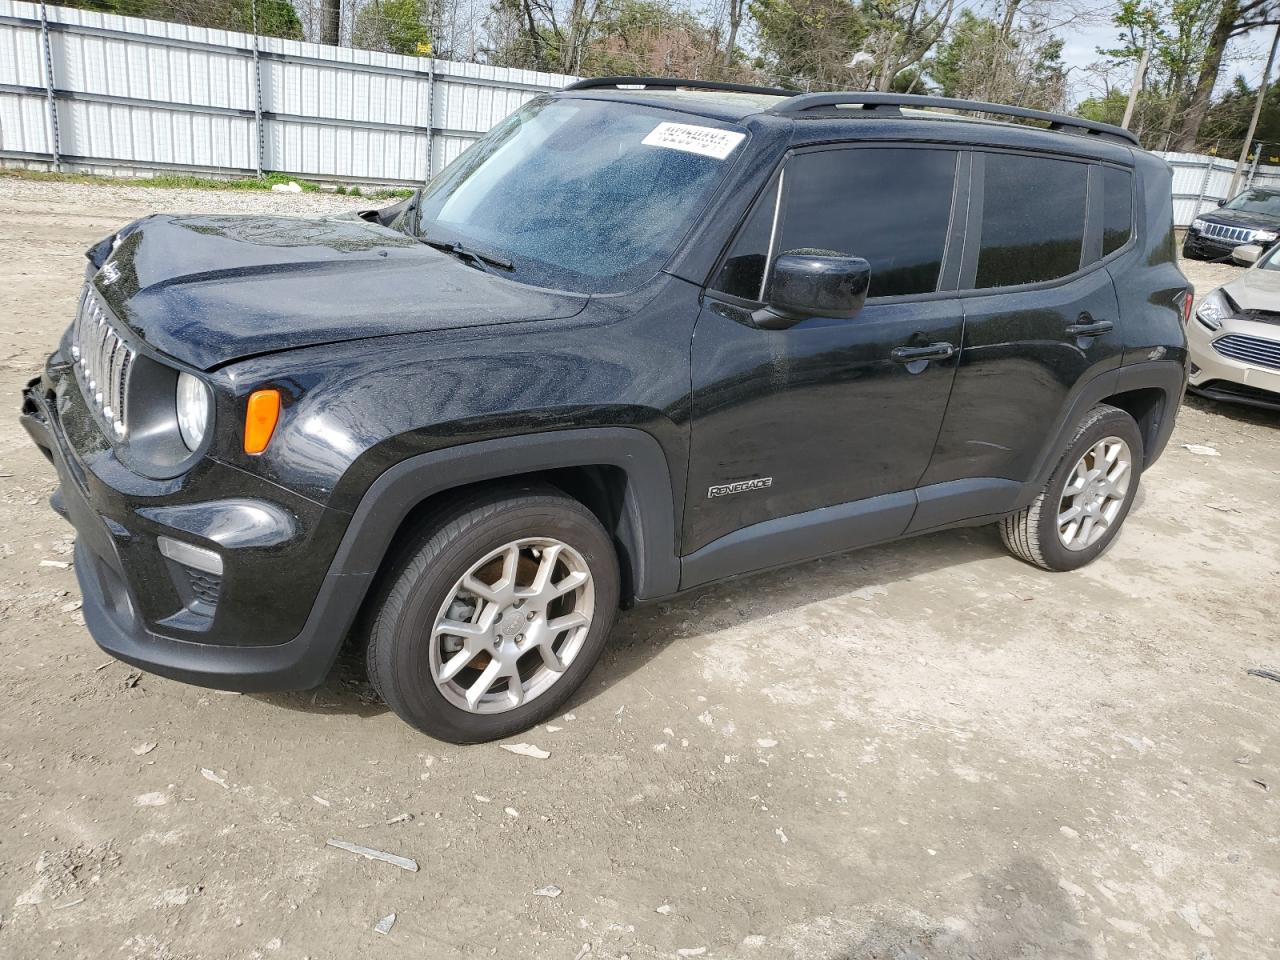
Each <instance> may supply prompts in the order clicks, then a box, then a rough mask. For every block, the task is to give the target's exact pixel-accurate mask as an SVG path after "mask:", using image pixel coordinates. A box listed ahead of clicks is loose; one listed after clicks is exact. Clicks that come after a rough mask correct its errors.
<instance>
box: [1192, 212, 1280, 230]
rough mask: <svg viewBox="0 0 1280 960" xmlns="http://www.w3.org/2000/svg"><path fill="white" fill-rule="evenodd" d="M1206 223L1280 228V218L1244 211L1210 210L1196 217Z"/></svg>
mask: <svg viewBox="0 0 1280 960" xmlns="http://www.w3.org/2000/svg"><path fill="white" fill-rule="evenodd" d="M1196 219H1197V220H1204V221H1205V222H1206V223H1221V224H1225V225H1226V226H1228V227H1280V217H1273V216H1270V215H1268V214H1265V213H1249V212H1247V211H1244V210H1221V209H1219V210H1210V211H1209V212H1208V213H1202V214H1200V215H1199V216H1197V217H1196Z"/></svg>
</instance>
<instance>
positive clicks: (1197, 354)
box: [1187, 244, 1280, 410]
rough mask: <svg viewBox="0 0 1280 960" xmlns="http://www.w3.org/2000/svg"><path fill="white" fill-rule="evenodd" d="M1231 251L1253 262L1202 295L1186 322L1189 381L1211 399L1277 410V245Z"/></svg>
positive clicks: (1238, 258) (1279, 252)
mask: <svg viewBox="0 0 1280 960" xmlns="http://www.w3.org/2000/svg"><path fill="white" fill-rule="evenodd" d="M1232 256H1233V257H1234V258H1235V260H1236V261H1237V262H1239V263H1248V264H1252V266H1250V268H1249V269H1248V270H1246V271H1245V272H1244V273H1242V274H1241V275H1240V276H1239V277H1237V278H1236V279H1235V280H1232V281H1231V282H1230V283H1225V284H1223V285H1222V286H1220V287H1218V288H1217V289H1216V290H1213V291H1211V292H1210V293H1209V295H1208V296H1207V297H1205V298H1204V299H1203V300H1202V301H1200V306H1199V307H1197V308H1196V311H1195V316H1194V317H1193V319H1192V320H1191V322H1190V323H1189V324H1187V346H1188V349H1189V351H1190V354H1191V375H1190V380H1189V383H1188V387H1189V388H1190V389H1191V391H1192V392H1193V393H1198V394H1200V395H1202V396H1205V397H1210V398H1212V399H1214V400H1229V401H1233V402H1235V403H1247V404H1250V405H1252V406H1256V407H1268V408H1270V409H1273V410H1280V245H1277V246H1275V247H1272V248H1271V249H1270V250H1266V251H1264V250H1263V248H1262V247H1260V246H1258V245H1256V244H1247V245H1245V246H1241V247H1237V248H1236V249H1235V251H1234V252H1233V254H1232Z"/></svg>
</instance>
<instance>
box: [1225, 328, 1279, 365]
mask: <svg viewBox="0 0 1280 960" xmlns="http://www.w3.org/2000/svg"><path fill="white" fill-rule="evenodd" d="M1213 349H1215V350H1217V351H1218V353H1220V354H1222V355H1223V356H1224V357H1230V358H1231V359H1232V360H1239V361H1240V362H1241V363H1252V364H1254V365H1255V366H1259V367H1269V368H1270V369H1272V370H1280V340H1267V339H1265V338H1263V337H1250V336H1245V335H1244V334H1240V333H1231V334H1228V335H1227V336H1225V337H1219V338H1218V339H1217V340H1215V341H1213Z"/></svg>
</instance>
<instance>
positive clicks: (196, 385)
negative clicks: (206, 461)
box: [177, 373, 213, 450]
mask: <svg viewBox="0 0 1280 960" xmlns="http://www.w3.org/2000/svg"><path fill="white" fill-rule="evenodd" d="M177 394H178V395H177V405H178V431H179V432H180V433H181V434H182V442H183V443H185V444H186V445H187V449H188V450H198V449H199V448H200V444H202V443H204V436H205V434H206V433H207V432H208V430H209V421H210V420H211V419H212V418H213V398H212V397H211V396H209V388H208V387H206V386H205V385H204V381H203V380H201V379H200V378H199V377H193V376H192V375H191V374H189V373H180V374H178V390H177Z"/></svg>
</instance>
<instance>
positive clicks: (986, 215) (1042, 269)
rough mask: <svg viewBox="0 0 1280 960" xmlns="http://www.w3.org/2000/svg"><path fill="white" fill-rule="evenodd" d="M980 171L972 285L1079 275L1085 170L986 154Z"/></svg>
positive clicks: (1046, 160)
mask: <svg viewBox="0 0 1280 960" xmlns="http://www.w3.org/2000/svg"><path fill="white" fill-rule="evenodd" d="M985 170H986V172H985V175H984V178H983V196H982V246H981V249H980V250H979V252H978V273H977V278H976V280H975V283H974V286H975V287H977V288H978V289H986V288H988V287H1008V286H1015V285H1017V284H1021V283H1039V282H1042V281H1045V280H1056V279H1058V278H1060V277H1065V276H1067V275H1069V274H1072V273H1075V272H1076V271H1077V270H1079V269H1080V254H1081V249H1082V248H1083V246H1084V219H1085V207H1086V198H1087V196H1088V182H1089V167H1088V165H1087V164H1084V163H1073V162H1071V161H1068V160H1052V159H1049V158H1047V157H1028V156H1022V155H1020V154H1013V153H991V154H987V155H986V157H985Z"/></svg>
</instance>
